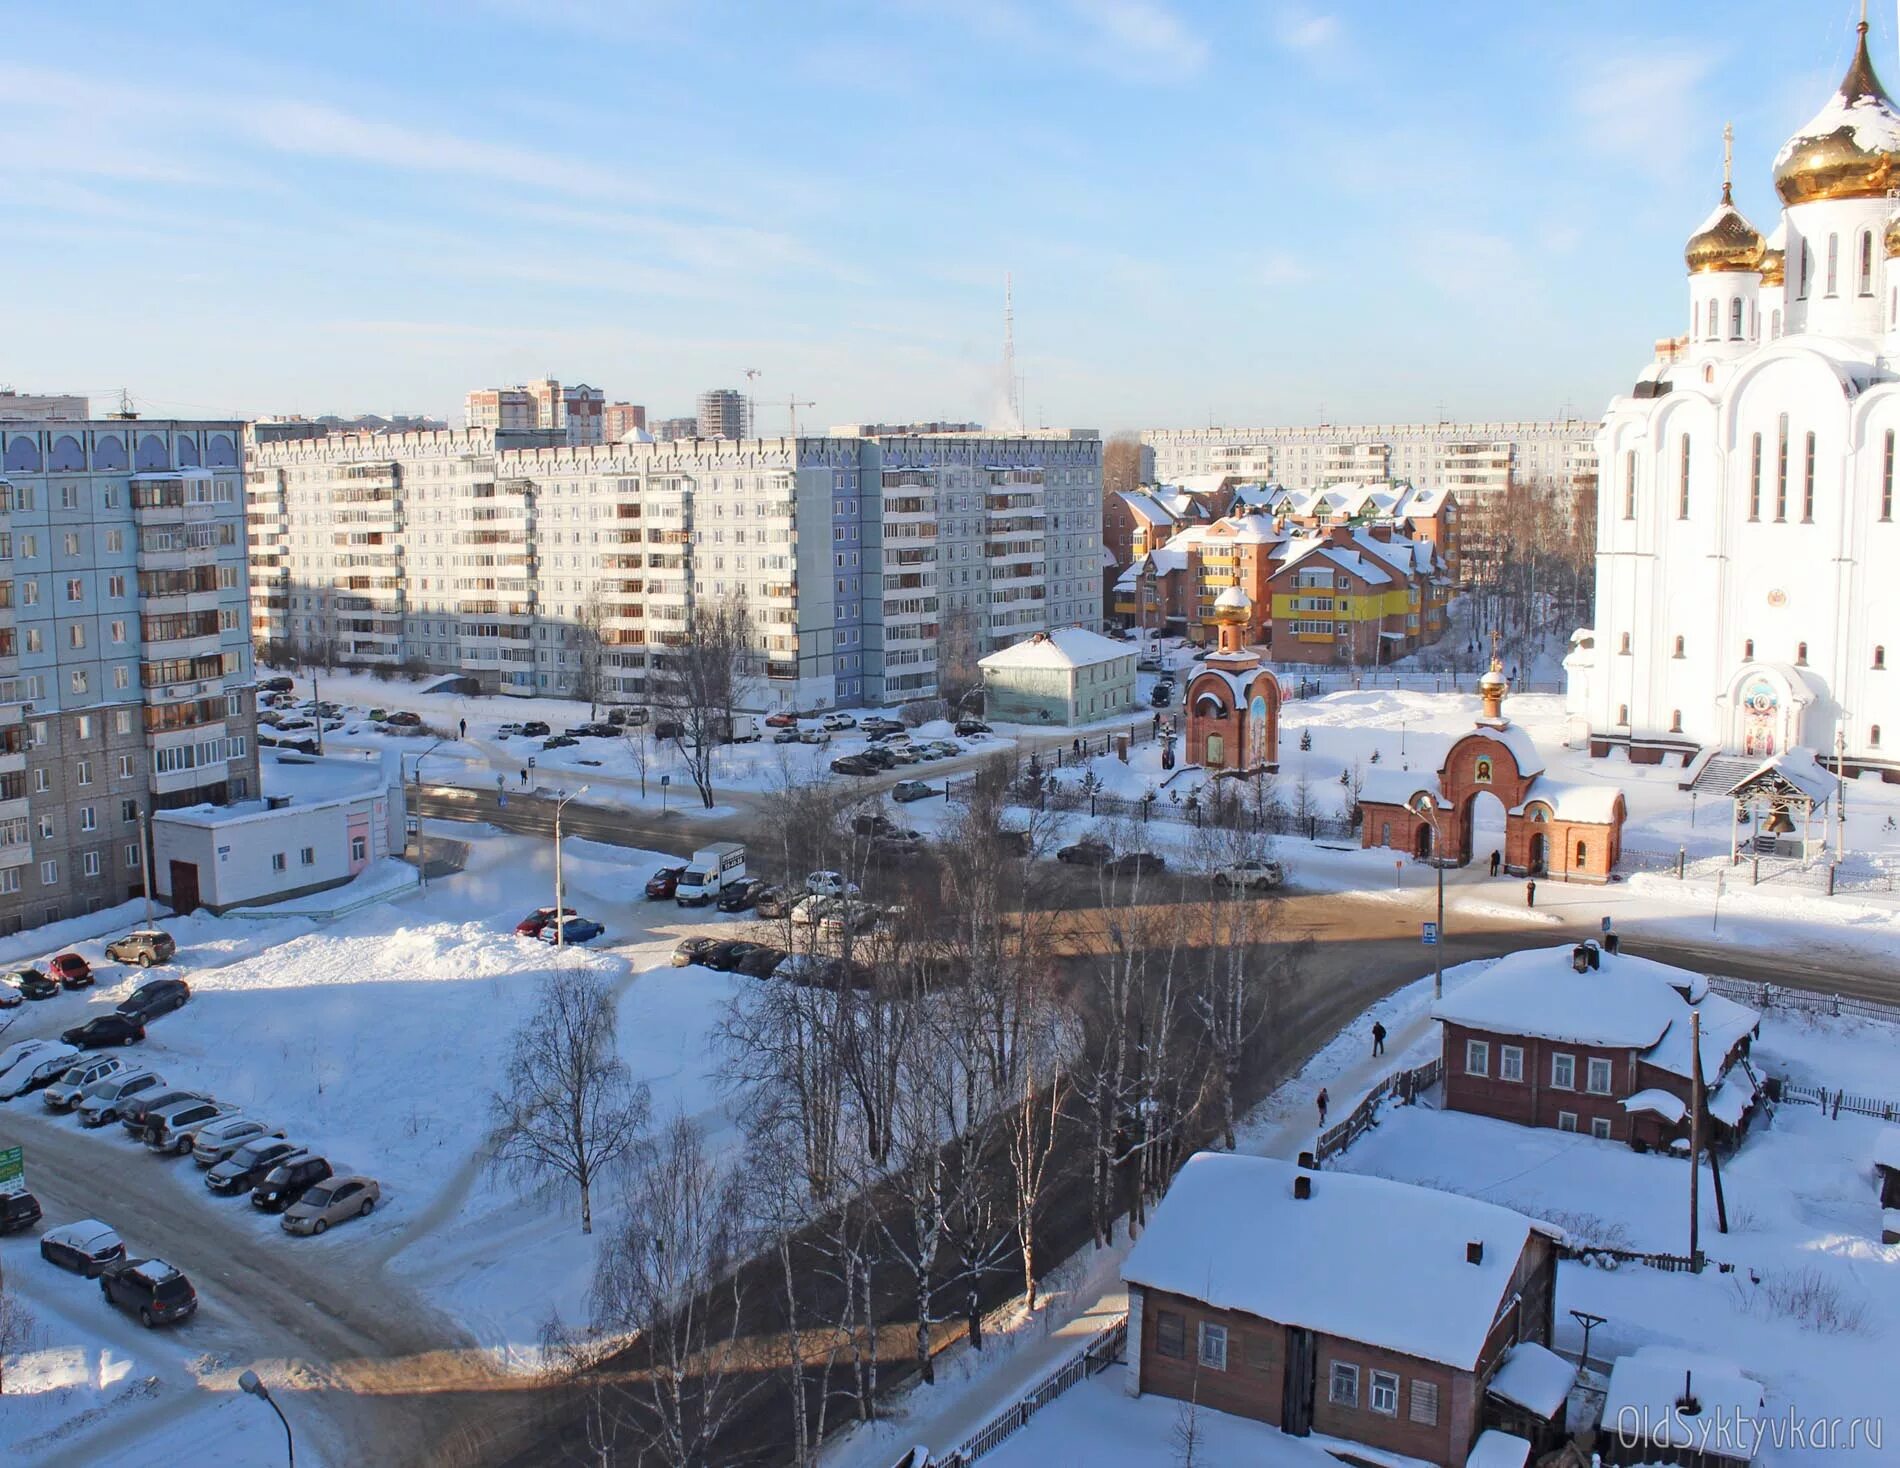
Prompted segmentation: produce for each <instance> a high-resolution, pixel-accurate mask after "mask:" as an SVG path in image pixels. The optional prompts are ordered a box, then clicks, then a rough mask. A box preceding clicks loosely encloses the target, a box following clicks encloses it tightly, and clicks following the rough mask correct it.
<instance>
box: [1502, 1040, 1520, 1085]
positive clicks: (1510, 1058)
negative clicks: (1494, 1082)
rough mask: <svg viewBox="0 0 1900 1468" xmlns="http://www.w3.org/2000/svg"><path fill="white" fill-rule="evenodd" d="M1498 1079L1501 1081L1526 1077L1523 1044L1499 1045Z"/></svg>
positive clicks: (1518, 1079)
mask: <svg viewBox="0 0 1900 1468" xmlns="http://www.w3.org/2000/svg"><path fill="white" fill-rule="evenodd" d="M1498 1079H1499V1080H1501V1081H1521V1080H1523V1079H1524V1047H1523V1046H1522V1045H1500V1046H1499V1047H1498Z"/></svg>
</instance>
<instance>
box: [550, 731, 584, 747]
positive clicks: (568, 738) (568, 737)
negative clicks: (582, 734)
mask: <svg viewBox="0 0 1900 1468" xmlns="http://www.w3.org/2000/svg"><path fill="white" fill-rule="evenodd" d="M579 743H580V740H578V739H576V738H575V737H574V736H573V735H572V734H555V735H551V736H550V737H548V738H546V739H543V740H542V741H541V748H542V749H544V750H546V749H573V748H575V747H576V746H577V745H578V744H579Z"/></svg>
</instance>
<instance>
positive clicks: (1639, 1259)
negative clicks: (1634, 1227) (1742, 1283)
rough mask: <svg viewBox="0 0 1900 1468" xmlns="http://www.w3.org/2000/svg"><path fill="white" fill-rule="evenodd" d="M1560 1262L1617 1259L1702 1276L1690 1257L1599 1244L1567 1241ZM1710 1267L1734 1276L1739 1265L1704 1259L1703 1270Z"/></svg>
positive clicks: (1645, 1266)
mask: <svg viewBox="0 0 1900 1468" xmlns="http://www.w3.org/2000/svg"><path fill="white" fill-rule="evenodd" d="M1557 1257H1558V1258H1559V1259H1571V1260H1579V1261H1582V1262H1585V1263H1597V1264H1601V1263H1602V1262H1603V1261H1605V1260H1607V1259H1614V1260H1615V1261H1616V1262H1617V1263H1618V1264H1640V1265H1642V1266H1643V1267H1644V1268H1645V1269H1660V1270H1662V1271H1663V1272H1664V1273H1666V1274H1700V1273H1701V1272H1702V1271H1701V1270H1700V1269H1697V1268H1696V1261H1695V1260H1693V1259H1691V1258H1690V1257H1689V1256H1688V1255H1687V1254H1645V1253H1643V1252H1642V1251H1641V1250H1638V1249H1607V1248H1603V1247H1601V1246H1598V1245H1595V1244H1574V1243H1571V1242H1569V1241H1568V1240H1566V1241H1565V1242H1563V1243H1561V1244H1559V1245H1558V1246H1557ZM1710 1265H1714V1266H1715V1268H1716V1269H1717V1270H1718V1271H1719V1272H1720V1273H1722V1274H1733V1273H1734V1272H1735V1266H1734V1265H1733V1264H1724V1263H1723V1262H1722V1261H1721V1260H1719V1259H1711V1258H1710V1257H1709V1256H1708V1255H1707V1254H1704V1255H1703V1256H1702V1269H1707V1268H1708V1267H1709V1266H1710Z"/></svg>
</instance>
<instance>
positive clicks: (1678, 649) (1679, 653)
mask: <svg viewBox="0 0 1900 1468" xmlns="http://www.w3.org/2000/svg"><path fill="white" fill-rule="evenodd" d="M1676 656H1677V657H1681V656H1682V639H1681V638H1680V637H1678V638H1677V639H1676Z"/></svg>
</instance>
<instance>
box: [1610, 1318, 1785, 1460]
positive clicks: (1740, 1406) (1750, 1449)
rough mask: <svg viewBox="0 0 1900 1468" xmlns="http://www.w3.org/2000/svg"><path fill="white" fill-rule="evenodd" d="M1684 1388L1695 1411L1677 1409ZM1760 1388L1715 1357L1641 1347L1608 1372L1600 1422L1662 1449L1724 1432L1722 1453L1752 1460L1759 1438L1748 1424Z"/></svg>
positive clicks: (1757, 1411) (1758, 1410)
mask: <svg viewBox="0 0 1900 1468" xmlns="http://www.w3.org/2000/svg"><path fill="white" fill-rule="evenodd" d="M1685 1386H1686V1387H1687V1388H1688V1390H1689V1392H1690V1393H1691V1394H1692V1395H1693V1396H1694V1398H1695V1400H1696V1402H1697V1404H1698V1405H1699V1409H1700V1410H1698V1411H1697V1412H1695V1413H1694V1414H1693V1415H1691V1414H1689V1413H1688V1412H1687V1411H1686V1410H1685V1409H1684V1408H1683V1407H1682V1406H1681V1405H1680V1402H1681V1398H1682V1395H1683V1390H1684V1388H1685ZM1762 1395H1763V1394H1762V1385H1761V1383H1760V1382H1758V1381H1756V1380H1755V1379H1754V1378H1753V1377H1750V1376H1744V1375H1743V1374H1742V1371H1741V1368H1740V1367H1738V1366H1735V1365H1734V1364H1732V1363H1730V1362H1728V1361H1724V1360H1721V1359H1720V1358H1719V1357H1715V1356H1705V1355H1702V1354H1701V1353H1700V1352H1697V1351H1684V1350H1681V1349H1679V1348H1678V1347H1675V1346H1639V1347H1638V1348H1637V1349H1636V1350H1634V1351H1632V1352H1630V1354H1629V1355H1627V1356H1618V1357H1617V1358H1616V1364H1615V1365H1614V1366H1612V1367H1611V1368H1610V1387H1609V1393H1608V1395H1606V1396H1605V1397H1604V1399H1603V1421H1604V1422H1605V1423H1606V1424H1610V1425H1612V1426H1618V1425H1620V1424H1627V1425H1628V1430H1629V1431H1630V1432H1631V1433H1632V1434H1640V1435H1641V1436H1643V1437H1645V1438H1647V1440H1648V1441H1650V1442H1652V1443H1655V1444H1657V1445H1659V1446H1662V1447H1672V1448H1690V1447H1695V1446H1697V1445H1698V1444H1699V1443H1702V1442H1703V1441H1704V1440H1705V1438H1706V1439H1707V1440H1709V1441H1715V1440H1716V1439H1715V1438H1714V1434H1715V1433H1716V1432H1718V1431H1719V1432H1722V1433H1723V1434H1724V1435H1723V1437H1722V1438H1721V1439H1720V1440H1721V1441H1722V1442H1723V1443H1724V1444H1725V1446H1724V1447H1723V1448H1722V1452H1723V1454H1724V1455H1732V1456H1734V1457H1738V1458H1742V1459H1744V1460H1745V1461H1753V1459H1754V1456H1755V1452H1754V1450H1755V1447H1756V1446H1757V1440H1756V1435H1755V1433H1754V1432H1753V1431H1752V1430H1751V1429H1750V1428H1749V1427H1748V1426H1747V1425H1746V1424H1748V1423H1750V1422H1753V1421H1754V1420H1756V1419H1757V1418H1759V1417H1760V1416H1761V1414H1762Z"/></svg>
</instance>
